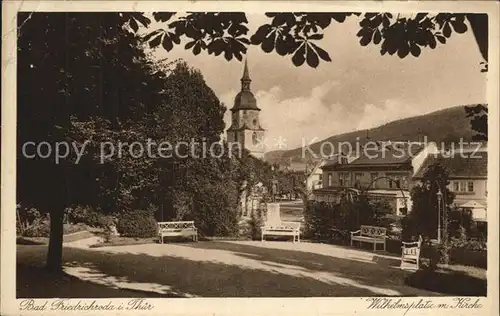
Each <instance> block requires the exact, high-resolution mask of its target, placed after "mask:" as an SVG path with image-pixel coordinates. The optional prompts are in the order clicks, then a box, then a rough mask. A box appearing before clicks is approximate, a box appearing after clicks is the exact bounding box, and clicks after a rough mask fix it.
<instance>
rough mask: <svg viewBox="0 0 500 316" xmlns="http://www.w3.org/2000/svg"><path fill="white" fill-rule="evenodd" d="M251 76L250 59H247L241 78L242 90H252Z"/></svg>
mask: <svg viewBox="0 0 500 316" xmlns="http://www.w3.org/2000/svg"><path fill="white" fill-rule="evenodd" d="M250 82H252V80H251V79H250V74H249V72H248V59H247V58H245V68H244V69H243V76H242V77H241V90H250Z"/></svg>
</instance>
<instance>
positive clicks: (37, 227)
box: [24, 220, 50, 237]
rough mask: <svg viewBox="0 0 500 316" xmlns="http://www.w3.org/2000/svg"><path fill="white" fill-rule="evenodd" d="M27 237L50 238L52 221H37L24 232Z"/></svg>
mask: <svg viewBox="0 0 500 316" xmlns="http://www.w3.org/2000/svg"><path fill="white" fill-rule="evenodd" d="M24 236H25V237H49V236H50V221H49V220H40V221H35V223H34V224H33V225H31V226H30V227H28V228H27V229H25V230H24Z"/></svg>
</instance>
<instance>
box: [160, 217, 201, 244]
mask: <svg viewBox="0 0 500 316" xmlns="http://www.w3.org/2000/svg"><path fill="white" fill-rule="evenodd" d="M158 237H159V238H160V243H162V244H163V238H164V237H190V238H192V239H193V241H198V229H197V228H196V227H195V226H194V221H183V222H158Z"/></svg>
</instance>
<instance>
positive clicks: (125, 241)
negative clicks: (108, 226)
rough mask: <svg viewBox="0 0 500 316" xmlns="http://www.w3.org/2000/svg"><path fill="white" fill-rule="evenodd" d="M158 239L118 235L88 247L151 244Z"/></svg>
mask: <svg viewBox="0 0 500 316" xmlns="http://www.w3.org/2000/svg"><path fill="white" fill-rule="evenodd" d="M157 242H158V241H157V240H156V239H155V238H132V237H120V236H112V237H111V239H110V240H109V241H108V242H104V241H103V242H99V243H97V244H93V245H90V246H89V247H90V248H101V247H114V246H128V245H142V244H153V243H157Z"/></svg>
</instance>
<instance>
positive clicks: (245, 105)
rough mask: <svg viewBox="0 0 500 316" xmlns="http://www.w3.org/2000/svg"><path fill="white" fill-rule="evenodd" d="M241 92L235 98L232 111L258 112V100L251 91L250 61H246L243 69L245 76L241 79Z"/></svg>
mask: <svg viewBox="0 0 500 316" xmlns="http://www.w3.org/2000/svg"><path fill="white" fill-rule="evenodd" d="M240 81H241V91H240V92H239V93H238V94H237V95H236V97H235V98H234V106H233V108H232V109H231V111H233V112H235V111H238V110H257V111H260V109H259V108H258V107H257V100H256V99H255V96H254V95H253V93H252V91H251V90H250V83H251V82H252V79H250V72H249V71H248V61H247V59H245V66H244V68H243V76H242V77H241V80H240Z"/></svg>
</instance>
